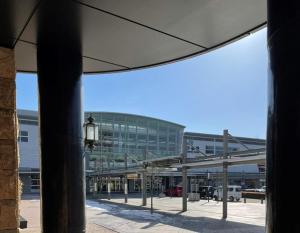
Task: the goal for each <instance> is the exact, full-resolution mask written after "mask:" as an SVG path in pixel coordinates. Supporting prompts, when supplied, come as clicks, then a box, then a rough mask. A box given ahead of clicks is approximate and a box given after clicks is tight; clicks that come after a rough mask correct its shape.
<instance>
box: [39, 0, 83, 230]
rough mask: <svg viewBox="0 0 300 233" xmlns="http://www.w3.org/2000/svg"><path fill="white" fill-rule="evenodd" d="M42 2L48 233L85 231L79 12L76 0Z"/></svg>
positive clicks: (44, 200) (44, 193) (45, 222)
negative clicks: (75, 3)
mask: <svg viewBox="0 0 300 233" xmlns="http://www.w3.org/2000/svg"><path fill="white" fill-rule="evenodd" d="M42 4H43V5H42V6H41V10H40V11H39V20H38V23H39V28H38V45H37V65H38V87H39V113H40V137H41V182H42V186H41V188H42V189H41V191H42V196H41V207H42V211H41V215H42V218H41V219H42V232H43V233H53V232H60V233H83V232H85V211H84V210H85V203H84V202H85V193H84V186H85V180H84V166H83V165H84V162H83V161H84V160H83V154H82V126H83V121H82V108H81V74H82V55H81V44H80V36H79V31H78V28H77V25H76V24H77V20H78V18H79V14H78V12H77V8H76V6H75V5H74V4H72V3H71V1H66V0H64V1H58V0H54V1H44V2H43V3H42ZM73 5H74V6H73Z"/></svg>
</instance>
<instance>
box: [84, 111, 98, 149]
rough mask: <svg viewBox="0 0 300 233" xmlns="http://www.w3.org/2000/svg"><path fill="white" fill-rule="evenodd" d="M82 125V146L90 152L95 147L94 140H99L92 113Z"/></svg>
mask: <svg viewBox="0 0 300 233" xmlns="http://www.w3.org/2000/svg"><path fill="white" fill-rule="evenodd" d="M83 127H84V147H88V148H89V149H90V151H91V152H92V151H93V149H94V148H95V144H96V141H98V140H99V131H98V125H96V124H95V123H94V118H93V117H92V115H90V117H89V118H88V122H87V123H85V124H84V125H83Z"/></svg>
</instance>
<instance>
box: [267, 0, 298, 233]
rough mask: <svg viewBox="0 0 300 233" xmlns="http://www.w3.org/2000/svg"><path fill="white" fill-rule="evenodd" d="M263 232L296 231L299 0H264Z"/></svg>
mask: <svg viewBox="0 0 300 233" xmlns="http://www.w3.org/2000/svg"><path fill="white" fill-rule="evenodd" d="M268 48H269V57H270V67H269V107H268V135H267V230H266V232H267V233H299V232H300V221H299V210H300V201H299V200H298V197H299V196H300V189H299V188H298V183H299V182H298V180H299V176H300V175H299V164H300V154H299V147H298V146H299V145H300V60H299V54H300V1H299V0H290V1H281V0H269V1H268Z"/></svg>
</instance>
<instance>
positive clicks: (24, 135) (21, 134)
mask: <svg viewBox="0 0 300 233" xmlns="http://www.w3.org/2000/svg"><path fill="white" fill-rule="evenodd" d="M28 139H29V136H28V131H23V130H21V131H20V132H19V137H18V141H19V142H28Z"/></svg>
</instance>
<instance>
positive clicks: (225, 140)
mask: <svg viewBox="0 0 300 233" xmlns="http://www.w3.org/2000/svg"><path fill="white" fill-rule="evenodd" d="M228 135H229V134H228V130H227V129H224V131H223V147H224V156H223V158H224V159H227V158H228ZM227 199H228V163H227V162H224V163H223V219H226V218H227Z"/></svg>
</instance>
